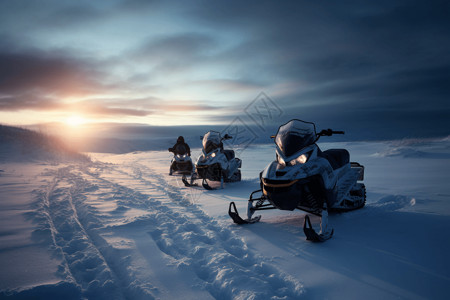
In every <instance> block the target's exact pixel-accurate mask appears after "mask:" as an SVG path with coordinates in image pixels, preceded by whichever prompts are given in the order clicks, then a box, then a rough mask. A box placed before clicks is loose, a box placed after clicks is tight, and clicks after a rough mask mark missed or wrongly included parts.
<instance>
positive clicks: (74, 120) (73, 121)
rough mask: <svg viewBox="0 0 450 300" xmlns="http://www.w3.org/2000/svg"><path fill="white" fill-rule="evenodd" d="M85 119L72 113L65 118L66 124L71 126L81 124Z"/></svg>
mask: <svg viewBox="0 0 450 300" xmlns="http://www.w3.org/2000/svg"><path fill="white" fill-rule="evenodd" d="M85 122H86V120H85V119H84V118H83V117H81V116H78V115H72V116H70V117H68V118H67V119H66V124H67V125H69V126H72V127H77V126H80V125H83V124H84V123H85Z"/></svg>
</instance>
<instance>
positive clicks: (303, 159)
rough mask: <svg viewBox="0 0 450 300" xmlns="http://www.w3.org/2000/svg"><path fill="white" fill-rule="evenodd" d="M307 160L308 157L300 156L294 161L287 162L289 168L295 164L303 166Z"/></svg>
mask: <svg viewBox="0 0 450 300" xmlns="http://www.w3.org/2000/svg"><path fill="white" fill-rule="evenodd" d="M307 160H308V156H307V155H306V154H302V155H300V156H299V157H297V158H296V159H293V160H291V161H290V162H289V164H290V165H291V166H295V165H296V164H304V163H305V162H306V161H307Z"/></svg>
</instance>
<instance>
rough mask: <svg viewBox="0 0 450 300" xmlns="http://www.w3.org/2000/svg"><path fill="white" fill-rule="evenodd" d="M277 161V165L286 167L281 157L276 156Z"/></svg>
mask: <svg viewBox="0 0 450 300" xmlns="http://www.w3.org/2000/svg"><path fill="white" fill-rule="evenodd" d="M277 161H278V164H279V165H281V166H283V167H286V162H285V161H284V159H283V158H282V157H281V156H279V155H277Z"/></svg>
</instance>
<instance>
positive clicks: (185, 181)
mask: <svg viewBox="0 0 450 300" xmlns="http://www.w3.org/2000/svg"><path fill="white" fill-rule="evenodd" d="M181 181H183V183H184V186H186V187H193V186H198V184H196V183H193V181H194V179H193V177H191V182H189V181H188V180H187V178H186V175H184V174H183V177H181Z"/></svg>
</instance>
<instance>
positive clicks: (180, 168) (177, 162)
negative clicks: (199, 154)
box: [169, 153, 194, 175]
mask: <svg viewBox="0 0 450 300" xmlns="http://www.w3.org/2000/svg"><path fill="white" fill-rule="evenodd" d="M193 171H194V164H193V163H192V159H191V157H190V156H189V155H187V153H185V154H179V153H174V154H173V158H172V161H171V164H170V170H169V175H173V174H183V175H188V174H192V173H193Z"/></svg>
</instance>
